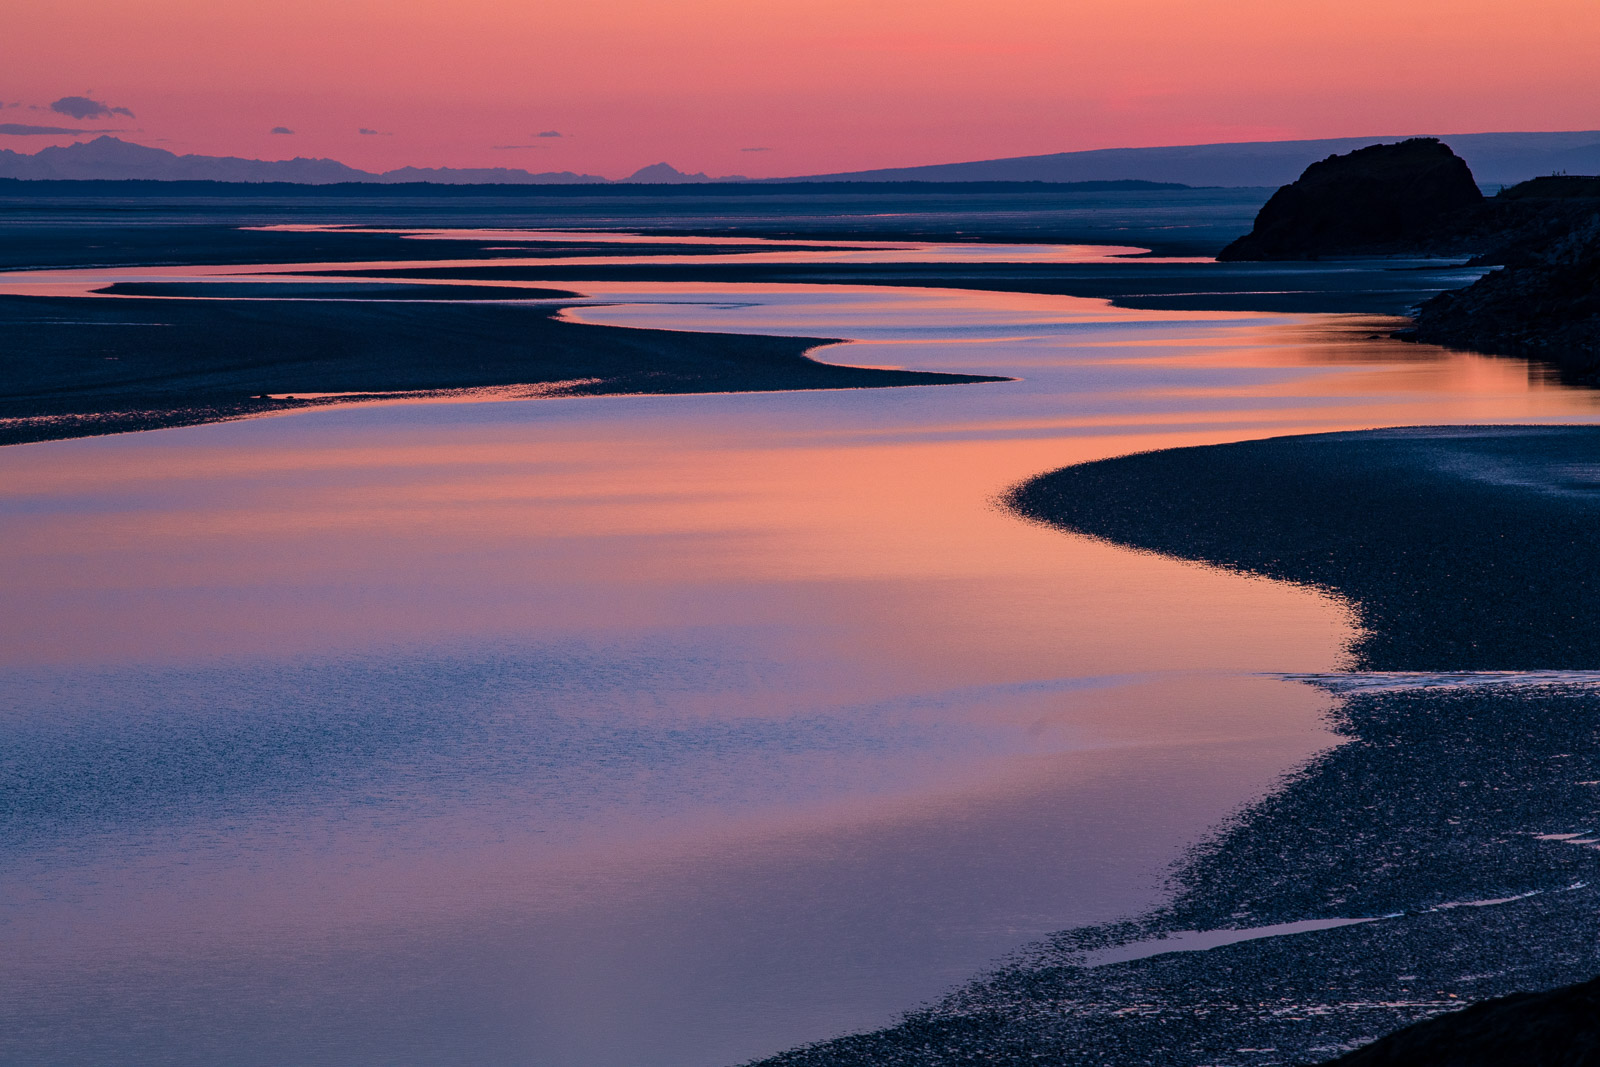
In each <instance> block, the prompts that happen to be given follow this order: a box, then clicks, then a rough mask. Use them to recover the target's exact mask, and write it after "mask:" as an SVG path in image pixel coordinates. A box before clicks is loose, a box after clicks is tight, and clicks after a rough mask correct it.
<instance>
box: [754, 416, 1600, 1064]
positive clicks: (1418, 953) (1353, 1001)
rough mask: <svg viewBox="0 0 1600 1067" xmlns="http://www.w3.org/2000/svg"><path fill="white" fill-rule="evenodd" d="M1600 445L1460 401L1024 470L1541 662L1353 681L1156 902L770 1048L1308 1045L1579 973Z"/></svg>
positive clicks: (1103, 1054)
mask: <svg viewBox="0 0 1600 1067" xmlns="http://www.w3.org/2000/svg"><path fill="white" fill-rule="evenodd" d="M1594 471H1600V426H1550V427H1547V426H1505V427H1492V426H1491V427H1484V426H1455V427H1424V428H1414V429H1403V430H1377V431H1358V432H1346V433H1332V434H1317V435H1307V436H1303V437H1279V438H1270V439H1266V440H1260V441H1250V442H1244V443H1241V444H1224V445H1210V446H1200V447H1195V448H1179V449H1171V450H1166V451H1159V452H1149V453H1143V454H1135V455H1130V456H1122V457H1118V458H1115V459H1108V460H1101V461H1097V462H1092V463H1086V464H1081V465H1078V466H1074V467H1067V468H1063V469H1061V470H1057V471H1054V472H1051V473H1049V474H1045V475H1041V476H1040V477H1038V478H1035V479H1032V480H1030V481H1028V482H1026V483H1023V484H1022V485H1020V486H1018V487H1016V488H1015V489H1014V490H1013V491H1012V492H1011V494H1010V495H1009V498H1008V499H1009V503H1010V505H1011V507H1012V508H1013V509H1014V510H1015V511H1016V512H1017V513H1018V514H1020V515H1022V516H1023V517H1026V518H1029V519H1032V520H1034V521H1038V522H1044V523H1047V524H1050V525H1053V526H1056V527H1058V528H1060V529H1062V530H1065V531H1069V532H1072V533H1075V534H1079V535H1083V536H1090V537H1095V538H1099V539H1102V540H1106V541H1109V542H1111V543H1114V544H1118V545H1122V546H1124V547H1128V548H1133V549H1137V550H1145V551H1153V552H1158V553H1161V554H1164V555H1168V556H1173V557H1176V558H1180V559H1187V560H1193V561H1195V562H1197V563H1204V564H1206V565H1210V566H1218V567H1224V568H1227V569H1231V570H1235V571H1238V572H1240V573H1244V574H1250V575H1255V576H1265V577H1270V578H1272V579H1274V580H1279V581H1290V582H1298V583H1300V584H1305V585H1312V586H1315V587H1317V588H1320V589H1322V590H1324V591H1327V592H1331V593H1334V594H1337V595H1339V596H1341V597H1342V598H1344V599H1345V600H1346V601H1347V602H1349V603H1351V604H1352V606H1353V610H1354V611H1355V613H1356V614H1357V616H1358V618H1359V619H1360V620H1361V622H1362V623H1363V625H1364V626H1365V633H1364V634H1363V635H1362V636H1361V637H1360V638H1358V639H1357V642H1356V645H1355V647H1354V648H1353V649H1352V667H1355V668H1363V669H1367V670H1374V669H1381V670H1388V671H1394V672H1399V671H1408V670H1409V671H1414V672H1430V671H1431V672H1437V671H1440V670H1441V669H1443V668H1445V667H1447V666H1448V667H1450V668H1452V669H1455V670H1458V671H1475V670H1496V669H1498V670H1505V671H1529V672H1532V673H1530V676H1529V677H1528V678H1527V679H1526V681H1525V682H1524V683H1522V684H1516V683H1515V682H1509V680H1508V679H1507V678H1506V677H1504V676H1496V683H1497V684H1495V685H1481V684H1475V683H1476V681H1477V679H1474V678H1473V677H1471V676H1470V674H1469V675H1467V676H1465V677H1461V678H1457V679H1452V678H1450V677H1448V676H1446V675H1442V674H1439V673H1430V674H1421V673H1419V674H1418V676H1416V677H1415V678H1414V679H1412V684H1401V683H1400V682H1399V681H1396V680H1395V679H1391V682H1394V684H1391V685H1389V686H1387V687H1384V688H1379V689H1366V690H1360V689H1357V690H1352V691H1347V692H1343V693H1339V694H1337V695H1338V702H1337V704H1336V705H1335V708H1334V710H1333V712H1332V713H1331V718H1330V726H1331V727H1332V728H1333V729H1334V730H1335V731H1336V732H1337V733H1338V734H1339V735H1341V737H1342V739H1343V741H1342V743H1341V744H1340V745H1338V746H1337V747H1335V748H1333V749H1331V750H1329V751H1327V752H1325V753H1323V754H1322V755H1320V756H1317V757H1315V758H1313V759H1312V760H1311V761H1310V762H1309V763H1308V764H1306V765H1305V766H1304V767H1301V768H1299V769H1298V770H1296V771H1294V772H1293V773H1291V774H1289V775H1288V776H1286V778H1285V779H1284V781H1283V782H1282V784H1281V785H1280V787H1279V788H1278V789H1277V790H1275V791H1274V792H1273V793H1272V794H1270V795H1268V796H1267V797H1265V798H1263V799H1262V800H1260V801H1258V802H1257V803H1254V804H1252V805H1250V806H1249V807H1248V808H1247V809H1245V810H1244V811H1241V812H1240V813H1238V815H1237V816H1236V817H1235V818H1234V819H1232V820H1230V821H1229V822H1227V823H1225V824H1224V825H1222V826H1220V827H1218V828H1217V829H1216V830H1215V832H1214V833H1213V834H1212V835H1211V836H1210V838H1209V839H1207V840H1205V841H1202V842H1200V843H1199V844H1198V845H1196V846H1195V847H1194V848H1193V849H1191V850H1190V851H1189V853H1188V854H1187V855H1186V856H1185V858H1184V859H1183V860H1182V861H1181V862H1180V863H1179V864H1178V865H1177V866H1176V867H1175V868H1174V870H1173V872H1172V876H1171V883H1170V884H1171V887H1172V898H1171V900H1170V902H1169V903H1167V904H1166V905H1164V906H1162V907H1160V908H1158V909H1157V910H1156V911H1155V912H1153V913H1150V914H1148V915H1146V916H1143V917H1141V918H1139V919H1136V920H1132V921H1129V922H1123V923H1112V924H1107V925H1104V926H1095V927H1087V928H1078V929H1071V930H1066V931H1062V932H1061V933H1059V934H1057V935H1055V936H1053V937H1051V938H1047V939H1045V940H1044V941H1042V942H1039V943H1036V944H1035V945H1033V946H1030V947H1029V948H1028V949H1026V950H1024V951H1023V952H1022V953H1019V954H1018V955H1017V956H1016V957H1014V958H1013V959H1012V960H1011V961H1010V962H1009V963H1008V964H1005V965H1003V966H1001V967H1000V968H999V969H998V970H996V971H994V972H992V973H990V974H988V975H985V976H981V977H979V978H978V979H976V980H974V981H972V982H971V983H969V984H967V985H966V986H964V987H962V988H960V989H958V990H956V991H954V992H952V993H951V994H950V995H949V996H947V997H946V998H945V999H944V1000H943V1001H941V1002H939V1003H937V1004H935V1005H933V1006H931V1007H926V1008H922V1009H918V1010H915V1011H912V1012H910V1013H908V1014H907V1015H906V1017H905V1018H904V1020H903V1021H902V1022H901V1023H899V1024H898V1025H896V1026H892V1027H889V1028H886V1029H883V1030H878V1031H874V1032H869V1033H862V1034H856V1035H851V1036H848V1037H842V1038H837V1039H834V1040H832V1041H825V1042H819V1043H817V1044H814V1045H809V1046H805V1047H803V1048H799V1049H794V1050H791V1051H789V1052H786V1053H783V1054H781V1055H778V1056H776V1057H772V1058H770V1059H767V1060H764V1061H761V1062H762V1063H765V1064H767V1065H769V1067H846V1065H849V1067H877V1065H881V1064H886V1063H889V1064H898V1063H917V1064H919V1065H952V1067H953V1065H955V1064H964V1063H971V1062H978V1061H980V1060H981V1061H982V1062H1005V1063H1009V1062H1033V1061H1035V1060H1038V1059H1041V1058H1043V1059H1049V1060H1051V1061H1053V1062H1070V1063H1075V1064H1078V1063H1081V1064H1096V1065H1099V1064H1103V1065H1106V1067H1120V1065H1122V1064H1126V1063H1141V1064H1150V1065H1152V1067H1195V1065H1197V1064H1216V1065H1229V1067H1248V1065H1257V1064H1259V1065H1267V1064H1286V1063H1320V1062H1324V1061H1328V1060H1332V1059H1334V1058H1335V1057H1337V1056H1339V1055H1341V1054H1343V1053H1345V1052H1348V1051H1350V1050H1352V1049H1356V1048H1359V1047H1362V1046H1364V1045H1366V1044H1368V1043H1370V1042H1372V1041H1374V1040H1375V1039H1378V1038H1380V1037H1382V1036H1383V1035H1385V1034H1387V1033H1391V1032H1393V1031H1396V1030H1399V1029H1401V1028H1403V1027H1405V1026H1407V1025H1409V1024H1412V1023H1414V1022H1417V1021H1420V1020H1424V1019H1429V1018H1434V1017H1438V1016H1441V1015H1444V1014H1446V1013H1448V1012H1451V1011H1454V1010H1456V1009H1458V1008H1462V1007H1465V1006H1467V1005H1469V1004H1472V1003H1476V1002H1480V1001H1483V1000H1487V999H1491V998H1495V997H1500V996H1504V995H1507V994H1510V993H1516V992H1525V991H1528V990H1538V989H1550V988H1554V987H1560V986H1566V985H1569V984H1571V983H1575V982H1580V981H1585V980H1588V979H1591V978H1593V976H1594V975H1595V973H1596V972H1597V971H1600V950H1597V949H1596V948H1595V945H1596V941H1597V939H1600V849H1597V848H1595V847H1589V846H1590V845H1591V844H1592V841H1593V839H1592V838H1591V837H1590V836H1588V835H1587V831H1590V830H1592V829H1594V828H1595V827H1596V826H1600V789H1596V788H1595V783H1596V782H1597V781H1600V750H1597V749H1596V747H1595V745H1594V739H1595V737H1596V736H1600V686H1597V685H1596V684H1595V681H1594V679H1592V678H1574V679H1563V678H1561V677H1560V676H1557V675H1552V674H1551V673H1548V671H1547V670H1546V669H1548V668H1552V667H1555V666H1556V665H1557V664H1561V665H1563V666H1567V667H1594V666H1597V665H1600V641H1596V639H1595V638H1594V637H1593V636H1592V635H1591V634H1589V633H1588V632H1587V631H1589V630H1590V629H1591V628H1592V627H1591V625H1590V620H1591V619H1592V618H1593V615H1592V613H1591V610H1590V609H1591V607H1592V606H1594V605H1596V604H1597V603H1600V600H1597V597H1600V593H1597V591H1596V589H1595V587H1594V585H1595V583H1594V582H1593V581H1591V580H1589V578H1588V575H1589V574H1591V573H1592V574H1600V542H1597V541H1596V540H1595V539H1594V538H1593V537H1579V538H1577V539H1576V540H1574V537H1575V535H1577V534H1578V533H1579V532H1587V531H1592V529H1593V528H1594V526H1595V524H1596V522H1600V477H1595V476H1594V475H1592V474H1590V473H1589V472H1594ZM1430 514H1432V515H1434V516H1436V519H1433V520H1430V518H1429V516H1430ZM1574 583H1578V584H1574ZM1502 616H1503V618H1502ZM1334 677H1337V676H1334ZM1508 682H1509V684H1508ZM1312 684H1316V682H1315V681H1313V682H1312ZM1362 920H1368V921H1362ZM1318 927H1321V928H1318ZM1240 934H1247V935H1249V936H1248V937H1240V936H1239V935H1240ZM1197 935H1198V936H1199V939H1200V941H1201V942H1202V948H1201V950H1189V951H1184V950H1183V949H1184V948H1185V947H1187V945H1188V944H1189V942H1191V941H1193V940H1194V939H1195V938H1196V936H1197ZM1275 935H1276V936H1275ZM1163 939H1171V940H1172V949H1173V950H1169V951H1165V952H1159V951H1158V952H1151V951H1150V949H1151V947H1152V944H1151V943H1152V942H1156V943H1159V942H1160V941H1161V940H1163ZM1208 940H1209V943H1211V944H1213V945H1215V947H1209V948H1206V947H1203V945H1204V943H1206V942H1207V941H1208ZM1230 941H1231V942H1232V943H1229V942H1230ZM1118 950H1123V951H1120V952H1119V951H1118ZM1108 958H1109V959H1110V960H1112V961H1113V962H1105V961H1106V960H1107V959H1108ZM1441 1025H1443V1024H1441Z"/></svg>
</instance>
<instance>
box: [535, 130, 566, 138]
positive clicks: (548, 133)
mask: <svg viewBox="0 0 1600 1067" xmlns="http://www.w3.org/2000/svg"><path fill="white" fill-rule="evenodd" d="M534 136H535V137H560V136H561V131H560V130H545V131H544V132H542V133H536V134H534Z"/></svg>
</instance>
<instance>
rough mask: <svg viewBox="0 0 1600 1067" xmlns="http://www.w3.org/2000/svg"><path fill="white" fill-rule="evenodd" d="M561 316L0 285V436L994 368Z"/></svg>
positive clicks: (909, 379) (843, 385) (539, 309)
mask: <svg viewBox="0 0 1600 1067" xmlns="http://www.w3.org/2000/svg"><path fill="white" fill-rule="evenodd" d="M531 292H532V291H530V290H517V289H500V290H498V292H497V294H496V293H491V294H488V295H489V296H490V297H491V298H495V299H519V298H522V297H524V296H526V295H528V294H530V293H531ZM533 295H540V294H537V293H533ZM546 295H548V294H546ZM557 311H558V308H556V307H554V306H551V305H548V304H544V305H523V306H517V305H514V304H511V305H507V304H498V303H482V302H477V303H475V302H471V301H468V302H462V303H445V302H441V301H438V300H436V299H434V300H430V299H410V300H387V299H353V300H349V299H346V300H307V299H289V300H271V299H268V300H261V299H225V300H183V299H157V298H141V297H126V298H118V299H112V298H108V297H0V335H3V336H4V337H5V339H6V344H5V345H4V346H3V347H0V381H3V382H4V383H5V386H4V389H3V392H0V444H16V443H20V442H26V441H40V440H48V439H54V438H64V437H82V436H87V435H92V434H103V433H119V432H125V431H130V430H146V429H155V428H158V427H163V426H182V425H190V424H194V423H201V422H215V421H218V420H222V419H230V418H240V417H245V416H249V415H259V414H266V413H269V412H273V411H280V410H284V409H288V408H296V407H305V406H308V405H320V404H330V403H341V402H345V403H348V402H351V400H352V399H355V398H354V397H352V396H345V397H338V396H331V395H328V394H359V395H360V397H361V398H364V399H371V398H373V396H374V395H375V394H382V393H407V394H415V393H426V392H430V391H443V390H461V389H482V388H492V387H499V386H529V385H539V384H545V383H550V384H557V383H559V392H560V393H561V394H562V395H580V394H605V393H700V392H746V391H767V390H780V389H855V388H870V387H879V386H904V385H940V384H956V383H962V382H993V381H1001V380H1003V379H1000V378H995V377H992V376H986V375H970V374H943V373H934V372H926V371H902V370H878V369H871V368H859V367H844V366H837V365H834V364H829V363H820V362H817V361H816V360H813V359H810V358H808V356H807V353H808V352H810V351H811V350H813V349H815V348H817V347H819V346H821V345H826V344H830V343H834V342H831V341H830V340H829V339H826V338H804V337H761V336H744V335H737V334H709V333H690V332H681V331H669V330H646V329H624V328H620V327H610V326H591V325H585V324H580V323H570V322H564V321H560V320H559V319H557V318H555V317H554V316H555V314H556V313H557ZM307 394H319V395H317V396H315V397H314V398H311V399H308V398H307ZM288 397H293V398H295V399H287V398H288Z"/></svg>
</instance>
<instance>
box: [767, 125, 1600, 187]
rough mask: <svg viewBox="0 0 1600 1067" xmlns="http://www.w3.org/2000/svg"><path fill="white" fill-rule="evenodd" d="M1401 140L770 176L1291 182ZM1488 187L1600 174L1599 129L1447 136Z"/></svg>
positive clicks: (1190, 148)
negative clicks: (1326, 163) (1335, 160)
mask: <svg viewBox="0 0 1600 1067" xmlns="http://www.w3.org/2000/svg"><path fill="white" fill-rule="evenodd" d="M1403 139H1404V138H1397V137H1333V138H1325V139H1322V140H1315V141H1242V142H1236V143H1230V144H1202V145H1179V146H1173V147H1167V148H1105V149H1098V150H1095V151H1091V152H1056V153H1054V154H1052V155H1047V156H1017V157H1015V158H1012V159H987V160H979V161H976V162H972V163H938V164H933V165H930V166H923V167H894V168H890V169H885V170H861V171H851V172H848V173H842V174H817V175H809V176H805V177H799V178H781V179H772V180H775V181H786V182H809V181H865V182H877V181H899V182H903V181H930V182H959V181H1040V182H1082V181H1107V180H1115V179H1119V178H1137V179H1142V180H1144V181H1157V182H1181V183H1183V184H1185V185H1227V186H1264V187H1273V186H1279V185H1287V184H1288V183H1290V182H1292V181H1294V180H1295V178H1297V177H1299V175H1300V173H1301V172H1302V171H1304V170H1305V169H1306V167H1308V166H1310V165H1311V164H1312V163H1314V162H1316V161H1317V160H1319V159H1324V158H1326V157H1328V156H1330V155H1334V154H1336V153H1344V152H1352V151H1354V150H1356V149H1358V148H1365V147H1366V146H1367V145H1371V144H1377V143H1379V142H1383V141H1396V140H1403ZM1447 140H1448V141H1449V143H1450V146H1451V147H1452V148H1454V149H1455V150H1456V153H1457V154H1458V155H1460V156H1461V157H1462V158H1463V159H1465V160H1466V161H1467V165H1468V166H1470V167H1471V168H1472V173H1473V174H1474V175H1475V176H1476V177H1477V179H1478V181H1480V182H1482V183H1484V184H1485V185H1490V186H1496V185H1514V184H1516V183H1517V182H1521V181H1526V180H1527V179H1529V178H1536V177H1539V176H1541V175H1546V174H1556V173H1564V174H1595V173H1600V130H1585V131H1577V132H1567V133H1469V134H1458V135H1455V136H1451V137H1449V138H1447Z"/></svg>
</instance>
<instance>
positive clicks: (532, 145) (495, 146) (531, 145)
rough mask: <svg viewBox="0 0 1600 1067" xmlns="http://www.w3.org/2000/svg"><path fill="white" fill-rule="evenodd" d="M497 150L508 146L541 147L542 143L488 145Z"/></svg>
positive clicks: (503, 149) (508, 147) (504, 149)
mask: <svg viewBox="0 0 1600 1067" xmlns="http://www.w3.org/2000/svg"><path fill="white" fill-rule="evenodd" d="M489 147H490V148H493V149H495V150H497V151H501V152H504V151H506V150H507V149H510V148H543V147H544V145H542V144H492V145H490V146H489Z"/></svg>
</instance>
